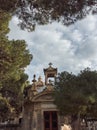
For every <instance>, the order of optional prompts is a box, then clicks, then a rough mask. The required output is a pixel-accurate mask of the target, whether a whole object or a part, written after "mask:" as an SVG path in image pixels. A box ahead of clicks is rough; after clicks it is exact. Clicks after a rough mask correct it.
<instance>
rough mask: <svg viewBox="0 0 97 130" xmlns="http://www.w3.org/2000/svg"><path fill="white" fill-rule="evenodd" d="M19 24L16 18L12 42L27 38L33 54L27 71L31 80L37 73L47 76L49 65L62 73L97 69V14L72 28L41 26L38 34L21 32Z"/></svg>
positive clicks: (10, 25) (58, 25) (12, 25)
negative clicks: (45, 70) (46, 71)
mask: <svg viewBox="0 0 97 130" xmlns="http://www.w3.org/2000/svg"><path fill="white" fill-rule="evenodd" d="M17 23H18V20H17V18H16V17H13V19H12V20H11V22H10V24H9V27H10V29H11V31H10V33H9V39H24V40H25V41H26V43H27V45H28V48H29V50H30V53H32V54H33V60H32V62H31V63H30V65H29V66H28V67H27V68H26V73H27V74H28V75H29V80H30V81H31V80H32V79H33V74H36V76H37V78H38V76H40V75H41V76H43V68H47V67H48V63H49V62H52V63H53V67H57V68H58V72H61V71H69V72H73V73H78V72H79V71H80V70H82V69H84V68H86V67H90V68H91V69H97V15H91V14H89V15H88V16H87V17H86V18H85V19H83V20H81V21H78V22H76V23H75V24H73V25H71V26H69V27H66V26H63V25H62V24H61V23H56V22H54V23H52V24H49V25H44V26H37V27H36V30H35V31H34V32H27V31H23V30H20V29H19V27H18V26H17Z"/></svg>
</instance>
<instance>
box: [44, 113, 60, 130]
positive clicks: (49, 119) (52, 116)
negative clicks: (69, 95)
mask: <svg viewBox="0 0 97 130" xmlns="http://www.w3.org/2000/svg"><path fill="white" fill-rule="evenodd" d="M44 130H58V115H57V111H44Z"/></svg>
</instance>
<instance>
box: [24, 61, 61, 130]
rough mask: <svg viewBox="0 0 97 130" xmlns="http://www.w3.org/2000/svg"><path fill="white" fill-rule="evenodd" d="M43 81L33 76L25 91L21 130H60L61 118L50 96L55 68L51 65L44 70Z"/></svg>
mask: <svg viewBox="0 0 97 130" xmlns="http://www.w3.org/2000/svg"><path fill="white" fill-rule="evenodd" d="M44 75H45V81H44V82H43V81H42V79H41V77H39V78H38V80H36V76H35V75H34V76H33V80H32V82H33V83H32V85H31V86H30V87H29V89H27V96H26V99H25V103H24V108H23V120H22V127H23V128H22V129H23V130H61V125H62V123H63V117H62V116H60V115H59V112H58V109H57V107H56V105H55V104H54V99H53V96H52V93H53V90H54V80H55V77H56V75H57V68H53V67H52V64H51V63H50V64H49V67H48V68H46V69H44Z"/></svg>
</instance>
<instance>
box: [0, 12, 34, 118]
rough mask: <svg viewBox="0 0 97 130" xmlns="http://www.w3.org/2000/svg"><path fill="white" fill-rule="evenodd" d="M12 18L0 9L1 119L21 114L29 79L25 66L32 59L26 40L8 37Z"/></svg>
mask: <svg viewBox="0 0 97 130" xmlns="http://www.w3.org/2000/svg"><path fill="white" fill-rule="evenodd" d="M10 19H11V15H10V13H9V12H8V13H7V12H5V11H4V10H0V113H2V114H0V120H4V119H6V120H7V119H8V118H9V116H10V117H11V115H10V114H12V115H17V114H18V115H19V113H20V108H21V105H22V101H23V88H24V87H25V86H26V85H27V79H28V76H27V74H25V67H26V66H27V65H29V63H30V61H31V59H32V55H31V54H30V53H29V50H28V49H27V45H26V43H25V41H24V40H16V41H15V40H9V39H8V37H7V33H8V32H9V28H8V23H9V20H10ZM5 117H6V118H5Z"/></svg>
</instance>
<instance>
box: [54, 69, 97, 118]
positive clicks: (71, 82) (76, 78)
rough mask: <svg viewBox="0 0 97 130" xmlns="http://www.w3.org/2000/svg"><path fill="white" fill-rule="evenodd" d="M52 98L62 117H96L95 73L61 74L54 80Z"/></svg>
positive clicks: (96, 76) (86, 71)
mask: <svg viewBox="0 0 97 130" xmlns="http://www.w3.org/2000/svg"><path fill="white" fill-rule="evenodd" d="M54 98H55V104H56V105H57V106H58V109H59V110H60V112H61V113H62V114H64V115H79V114H80V115H81V116H88V117H89V116H91V117H94V116H97V71H91V70H90V69H85V70H83V71H81V72H80V73H79V74H78V75H73V74H72V73H68V72H62V73H61V74H59V75H58V78H57V79H56V84H55V92H54Z"/></svg>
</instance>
